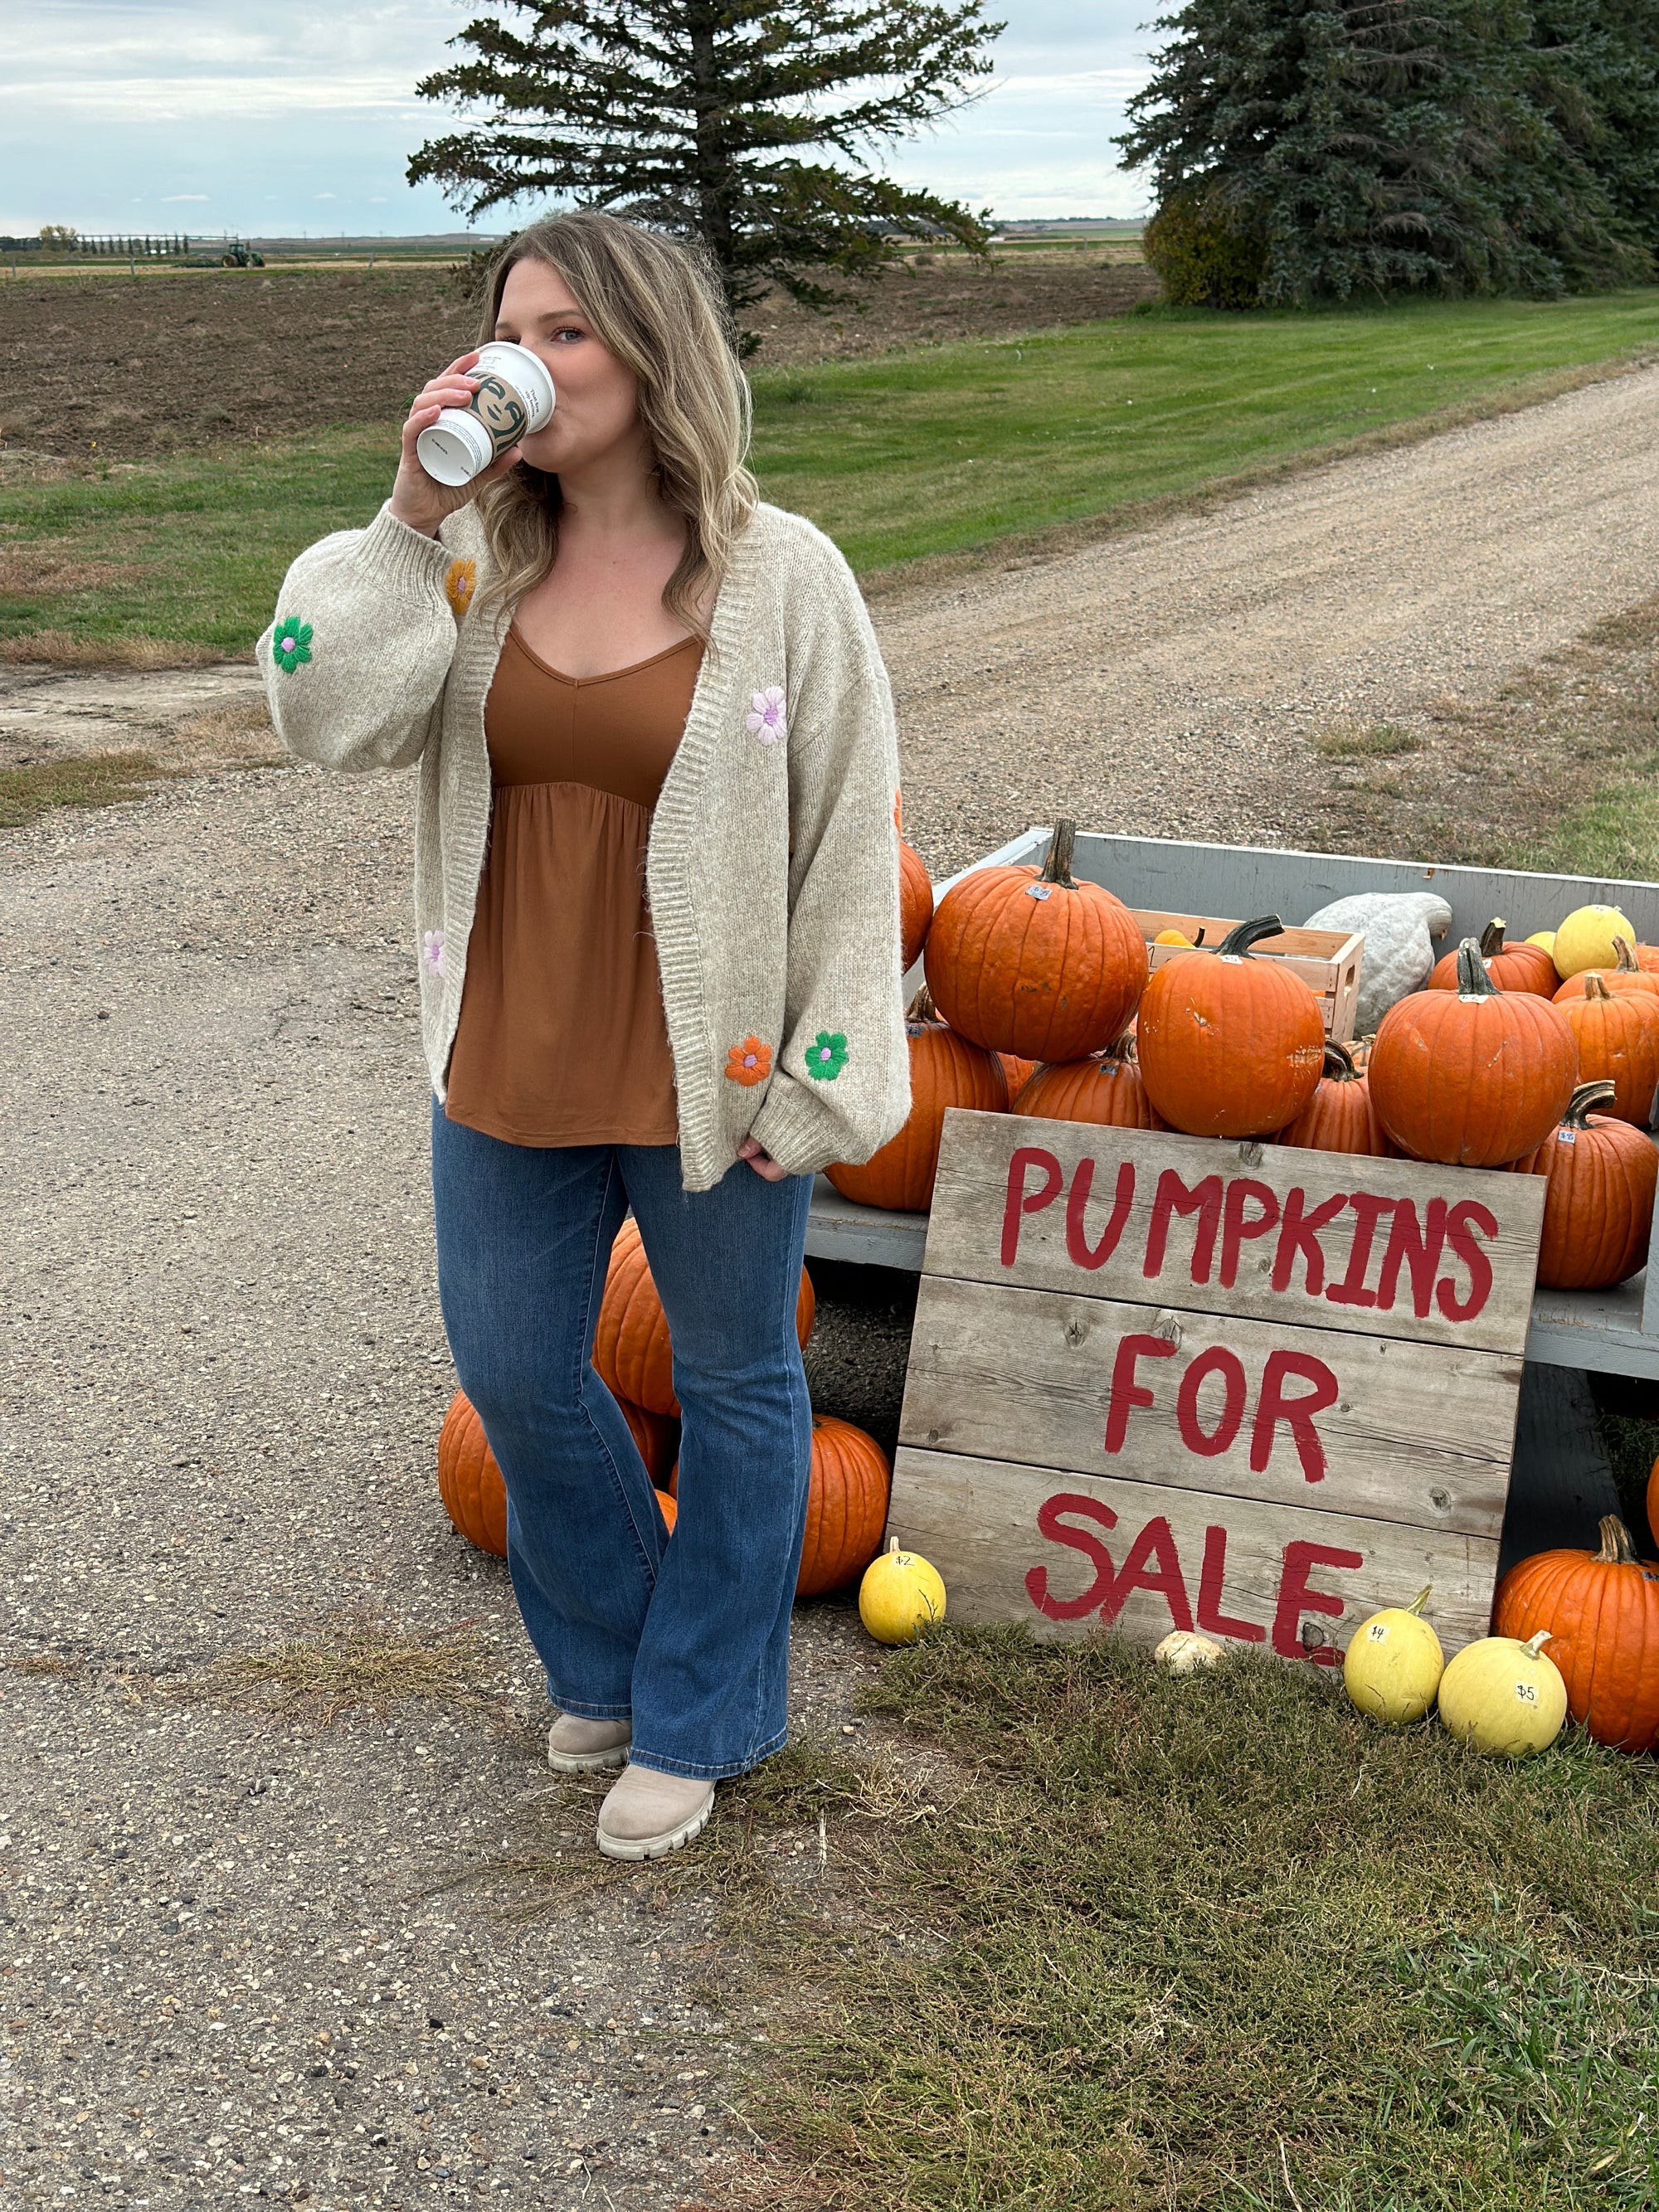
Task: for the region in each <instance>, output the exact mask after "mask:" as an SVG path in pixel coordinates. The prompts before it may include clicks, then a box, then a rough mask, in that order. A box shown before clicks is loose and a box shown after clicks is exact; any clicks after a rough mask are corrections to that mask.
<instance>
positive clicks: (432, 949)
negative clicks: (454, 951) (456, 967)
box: [421, 929, 444, 975]
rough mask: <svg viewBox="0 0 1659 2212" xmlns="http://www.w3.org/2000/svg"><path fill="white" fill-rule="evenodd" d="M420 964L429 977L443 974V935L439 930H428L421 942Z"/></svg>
mask: <svg viewBox="0 0 1659 2212" xmlns="http://www.w3.org/2000/svg"><path fill="white" fill-rule="evenodd" d="M421 964H422V966H423V967H424V968H425V969H426V971H427V973H428V975H442V974H443V972H444V933H443V932H442V930H441V929H428V932H427V933H426V935H425V936H424V937H423V938H422V940H421Z"/></svg>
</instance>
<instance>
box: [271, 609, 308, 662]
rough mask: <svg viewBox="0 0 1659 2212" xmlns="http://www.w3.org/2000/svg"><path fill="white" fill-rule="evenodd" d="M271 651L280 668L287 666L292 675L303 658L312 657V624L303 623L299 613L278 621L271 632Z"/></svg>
mask: <svg viewBox="0 0 1659 2212" xmlns="http://www.w3.org/2000/svg"><path fill="white" fill-rule="evenodd" d="M270 652H271V658H272V659H274V660H275V661H276V665H277V666H278V668H286V669H287V670H288V671H289V674H290V675H291V674H292V673H293V671H295V669H296V668H297V667H298V666H299V665H300V663H301V661H302V660H309V659H310V658H311V624H310V623H302V622H301V620H300V617H298V615H290V616H289V618H288V620H287V621H286V622H282V623H277V625H276V629H275V630H274V631H273V632H272V633H271V639H270Z"/></svg>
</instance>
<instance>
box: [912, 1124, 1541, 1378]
mask: <svg viewBox="0 0 1659 2212" xmlns="http://www.w3.org/2000/svg"><path fill="white" fill-rule="evenodd" d="M1022 1152H1023V1153H1024V1154H1026V1155H1027V1157H1026V1158H1024V1161H1021V1160H1019V1159H1017V1158H1016V1155H1017V1154H1019V1153H1022ZM1050 1163H1051V1164H1050ZM1085 1163H1087V1164H1089V1169H1088V1175H1087V1176H1086V1177H1082V1178H1080V1177H1079V1169H1080V1168H1081V1167H1082V1166H1083V1165H1084V1164H1085ZM1166 1178H1167V1180H1166ZM1200 1191H1201V1192H1202V1193H1203V1194H1204V1203H1203V1205H1202V1206H1195V1207H1194V1209H1193V1210H1192V1211H1190V1212H1188V1213H1185V1214H1183V1213H1182V1212H1181V1211H1180V1210H1179V1206H1180V1205H1181V1204H1185V1203H1187V1202H1188V1199H1187V1194H1190V1193H1197V1192H1200ZM998 1194H1006V1202H1005V1204H1003V1205H999V1204H997V1203H996V1202H995V1198H996V1196H997V1195H998ZM1172 1199H1173V1200H1175V1201H1176V1203H1173V1204H1172V1203H1171V1200H1172ZM1543 1206H1544V1190H1543V1178H1542V1177H1541V1176H1512V1175H1504V1174H1493V1173H1490V1172H1483V1171H1481V1170H1473V1169H1466V1168H1465V1169H1460V1168H1443V1167H1437V1166H1430V1165H1424V1164H1419V1163H1417V1162H1414V1161H1408V1160H1373V1159H1358V1158H1351V1157H1348V1156H1346V1155H1343V1154H1337V1153H1328V1152H1301V1151H1297V1150H1292V1149H1291V1148H1290V1147H1289V1146H1279V1145H1267V1144H1254V1143H1252V1144H1243V1145H1240V1144H1232V1143H1226V1142H1223V1141H1220V1140H1217V1139H1208V1138H1202V1137H1181V1136H1173V1135H1165V1134H1162V1133H1156V1132H1152V1131H1146V1130H1138V1129H1102V1128H1097V1127H1092V1126H1090V1125H1088V1124H1085V1123H1079V1122H1073V1121H1035V1120H1028V1119H1026V1118H1025V1117H1024V1116H1022V1115H1003V1114H975V1113H969V1112H966V1111H964V1110H963V1109H961V1108H957V1107H953V1108H951V1110H950V1111H949V1113H947V1115H945V1138H944V1142H943V1145H942V1146H941V1149H940V1153H939V1181H938V1182H937V1184H936V1186H935V1188H934V1193H933V1212H932V1214H931V1216H930V1218H929V1224H928V1231H927V1259H926V1262H925V1266H926V1270H927V1273H928V1274H930V1275H952V1276H957V1277H958V1278H961V1279H964V1280H969V1281H977V1282H991V1283H1003V1284H1012V1285H1020V1286H1024V1287H1027V1288H1030V1289H1038V1290H1060V1291H1072V1292H1075V1293H1077V1294H1079V1295H1080V1296H1085V1297H1103V1298H1111V1299H1115V1300H1118V1301H1121V1302H1127V1303H1129V1304H1160V1305H1179V1306H1182V1307H1185V1308H1191V1309H1197V1310H1203V1311H1207V1312H1212V1313H1233V1314H1238V1315H1241V1316H1245V1317H1247V1318H1254V1319H1261V1320H1267V1319H1273V1320H1279V1321H1285V1322H1296V1323H1299V1324H1301V1325H1304V1326H1306V1327H1313V1328H1364V1329H1366V1330H1368V1331H1369V1330H1375V1331H1376V1332H1378V1333H1379V1334H1381V1333H1383V1332H1386V1333H1387V1334H1390V1335H1394V1336H1397V1337H1402V1338H1413V1339H1416V1340H1420V1341H1423V1342H1432V1343H1443V1344H1445V1343H1460V1344H1467V1345H1469V1346H1473V1347H1474V1348H1476V1349H1479V1350H1482V1351H1487V1352H1520V1351H1521V1349H1522V1346H1523V1345H1524V1343H1525V1341H1526V1334H1527V1325H1528V1317H1529V1316H1530V1312H1531V1307H1532V1286H1533V1277H1534V1271H1535V1268H1536V1264H1537V1245H1538V1236H1539V1230H1540V1225H1541V1221H1542V1218H1543ZM1327 1210H1328V1213H1329V1218H1327V1219H1325V1220H1324V1221H1322V1222H1321V1223H1319V1224H1318V1225H1317V1226H1314V1225H1311V1224H1310V1216H1316V1215H1317V1214H1318V1213H1321V1212H1326V1211H1327ZM1436 1223H1438V1224H1439V1225H1440V1227H1439V1230H1438V1231H1436V1230H1435V1228H1434V1225H1435V1224H1436ZM1114 1232H1115V1233H1114ZM1391 1245H1394V1246H1395V1248H1396V1249H1395V1253H1394V1257H1393V1259H1392V1261H1390V1258H1389V1248H1390V1246H1391ZM1005 1253H1006V1254H1007V1255H1008V1256H1007V1257H1006V1258H1005ZM1413 1255H1418V1256H1415V1257H1414V1256H1413ZM1230 1278H1231V1279H1230Z"/></svg>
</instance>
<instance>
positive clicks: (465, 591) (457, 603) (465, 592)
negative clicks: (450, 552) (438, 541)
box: [444, 559, 478, 622]
mask: <svg viewBox="0 0 1659 2212" xmlns="http://www.w3.org/2000/svg"><path fill="white" fill-rule="evenodd" d="M477 588H478V564H477V562H476V561H468V560H465V559H462V560H459V561H452V562H450V564H449V566H448V568H447V569H446V570H445V571H444V597H445V598H446V599H447V600H448V602H449V611H450V612H451V614H453V616H454V617H455V619H456V621H457V622H459V620H460V619H461V617H462V616H463V615H464V614H465V612H466V611H467V609H468V608H469V607H470V606H471V604H472V594H473V593H474V592H476V591H477Z"/></svg>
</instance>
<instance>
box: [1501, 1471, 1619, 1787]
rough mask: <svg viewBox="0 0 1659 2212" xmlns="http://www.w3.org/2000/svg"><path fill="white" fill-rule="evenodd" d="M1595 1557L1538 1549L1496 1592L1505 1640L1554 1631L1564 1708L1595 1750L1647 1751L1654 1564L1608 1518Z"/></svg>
mask: <svg viewBox="0 0 1659 2212" xmlns="http://www.w3.org/2000/svg"><path fill="white" fill-rule="evenodd" d="M1495 1615H1496V1620H1497V1624H1498V1633H1499V1634H1500V1635H1502V1636H1515V1637H1530V1636H1533V1635H1535V1634H1536V1633H1537V1632H1538V1631H1539V1630H1541V1629H1547V1630H1548V1631H1549V1632H1550V1639H1551V1640H1550V1649H1549V1656H1550V1657H1551V1658H1552V1659H1553V1661H1554V1662H1555V1664H1556V1666H1557V1668H1559V1670H1560V1674H1561V1677H1562V1680H1564V1681H1565V1684H1566V1698H1567V1704H1568V1705H1569V1706H1570V1707H1571V1711H1572V1717H1573V1718H1574V1720H1576V1721H1579V1722H1581V1723H1583V1726H1584V1728H1585V1729H1587V1730H1588V1731H1589V1734H1590V1735H1593V1736H1594V1737H1595V1741H1597V1742H1598V1743H1606V1744H1611V1745H1612V1746H1613V1748H1614V1750H1616V1751H1638V1752H1639V1751H1651V1750H1652V1749H1653V1747H1654V1744H1655V1742H1656V1741H1659V1566H1656V1565H1654V1564H1653V1562H1652V1561H1650V1560H1647V1559H1638V1558H1637V1556H1636V1547H1635V1545H1634V1544H1632V1541H1631V1540H1630V1531H1629V1529H1628V1528H1626V1526H1625V1524H1624V1522H1622V1521H1618V1520H1615V1519H1614V1518H1613V1516H1612V1515H1611V1514H1609V1515H1608V1516H1607V1518H1606V1519H1605V1520H1604V1521H1603V1522H1601V1546H1600V1548H1599V1549H1598V1550H1596V1551H1594V1552H1569V1551H1561V1552H1539V1553H1534V1556H1533V1557H1532V1558H1531V1559H1522V1561H1521V1562H1520V1564H1519V1565H1516V1566H1513V1567H1511V1568H1510V1571H1509V1572H1508V1574H1506V1575H1505V1576H1504V1579H1503V1581H1502V1582H1501V1583H1499V1584H1498V1603H1497V1607H1496V1608H1495Z"/></svg>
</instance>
